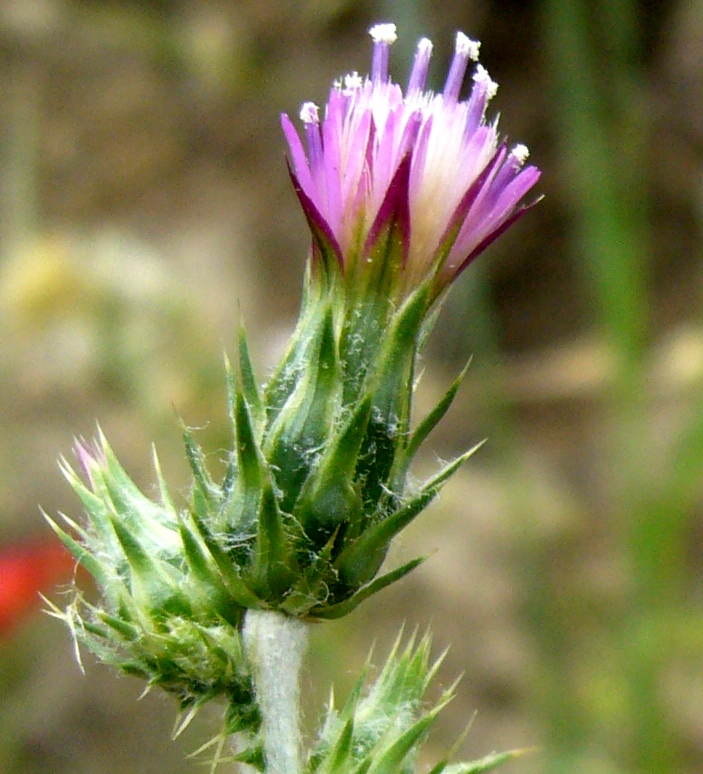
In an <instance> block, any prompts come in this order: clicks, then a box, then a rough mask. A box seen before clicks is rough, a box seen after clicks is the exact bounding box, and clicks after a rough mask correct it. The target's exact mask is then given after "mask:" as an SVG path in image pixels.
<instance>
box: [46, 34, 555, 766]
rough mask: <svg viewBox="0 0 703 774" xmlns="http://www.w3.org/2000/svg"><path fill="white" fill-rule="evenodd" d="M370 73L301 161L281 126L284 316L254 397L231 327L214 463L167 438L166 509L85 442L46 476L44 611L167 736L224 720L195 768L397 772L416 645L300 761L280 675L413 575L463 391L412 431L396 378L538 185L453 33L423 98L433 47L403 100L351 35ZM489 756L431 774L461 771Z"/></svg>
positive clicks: (356, 81) (335, 98) (315, 117)
mask: <svg viewBox="0 0 703 774" xmlns="http://www.w3.org/2000/svg"><path fill="white" fill-rule="evenodd" d="M370 32H371V36H372V39H373V62H372V67H371V73H370V75H369V76H368V77H362V76H360V75H358V74H357V73H352V74H350V75H347V76H346V77H344V78H343V79H341V80H340V81H338V82H336V83H335V84H334V85H333V87H332V90H331V92H330V95H329V99H328V102H327V105H326V107H325V109H324V112H321V111H320V109H319V108H318V107H317V106H316V105H315V104H313V103H311V102H307V103H305V104H304V105H303V106H302V109H301V111H300V118H301V121H302V130H303V131H302V134H303V137H304V142H303V140H301V136H300V135H299V133H298V130H297V129H296V126H295V124H294V122H293V121H292V120H291V119H290V118H289V117H288V116H286V115H284V116H283V117H282V125H283V132H284V135H285V138H286V140H287V143H288V148H289V153H290V161H289V171H290V176H291V180H292V182H293V187H294V189H295V192H296V194H297V196H298V199H299V201H300V204H301V206H302V209H303V212H304V214H305V217H306V219H307V222H308V225H309V227H310V231H311V234H312V247H311V250H310V255H309V258H308V262H307V267H306V274H305V285H304V295H303V302H302V308H301V312H300V318H299V321H298V324H297V327H296V329H295V331H294V333H293V334H292V337H291V340H290V343H289V346H288V349H287V352H286V353H285V355H284V356H283V358H282V361H281V363H280V365H279V366H278V367H277V368H276V370H275V371H274V373H273V374H272V375H271V377H270V378H269V379H268V381H267V382H266V383H265V384H261V383H260V382H259V380H258V379H257V376H256V374H255V371H254V367H253V364H252V362H251V359H250V356H249V349H248V345H247V339H246V335H245V333H244V331H243V330H241V331H240V337H239V352H238V358H237V363H236V367H231V366H229V365H228V366H227V386H228V395H229V416H230V421H231V425H232V431H233V448H232V451H231V453H230V454H229V457H228V459H227V461H226V462H227V466H226V472H225V474H224V476H223V478H222V479H221V480H215V478H213V476H212V475H211V473H210V472H209V470H208V468H207V466H206V464H205V455H204V453H203V451H202V450H201V449H200V447H199V446H198V444H197V443H196V441H195V439H194V437H193V436H192V434H191V433H190V432H189V431H188V430H187V429H184V438H185V446H186V453H187V458H188V462H189V464H190V468H191V472H192V477H193V483H192V488H191V494H190V498H189V500H188V501H187V502H185V503H176V502H175V501H174V499H173V498H172V496H171V494H170V492H169V488H168V486H167V484H166V482H165V481H164V480H163V477H162V475H161V473H160V470H159V465H158V460H157V459H156V457H155V461H156V465H155V467H156V476H157V481H158V488H159V498H158V499H157V500H152V499H150V498H148V497H146V496H145V495H144V494H143V493H142V492H141V491H140V490H139V489H138V488H137V486H136V485H135V484H134V483H133V482H132V480H131V479H130V478H129V476H128V475H127V473H126V472H125V470H124V469H123V468H122V466H121V465H120V463H119V462H118V460H117V458H116V457H115V455H114V453H113V452H112V450H111V448H110V446H109V444H108V442H107V440H106V439H105V438H104V437H103V436H102V435H99V437H98V439H97V440H96V441H94V442H91V443H89V442H85V441H80V442H79V443H77V445H76V453H77V458H78V462H79V466H78V467H79V469H80V471H79V473H77V472H76V471H74V469H73V468H71V467H70V465H69V464H68V463H67V462H65V461H64V462H63V463H62V466H63V469H64V472H65V473H66V475H67V477H68V479H69V481H70V483H71V485H72V486H73V487H74V489H75V490H76V491H77V493H78V494H79V496H80V498H81V500H82V501H83V505H84V506H85V509H86V511H87V514H88V519H87V523H86V524H85V525H82V524H77V523H75V522H74V521H71V520H69V519H68V518H66V517H64V521H65V522H66V524H67V526H58V525H57V524H55V523H53V522H52V524H53V527H54V529H55V530H56V532H57V533H58V535H59V536H60V537H61V539H62V540H63V542H64V543H65V544H66V546H67V547H68V548H69V549H70V550H71V552H72V553H73V555H74V557H75V558H76V560H77V561H78V562H80V563H81V564H82V565H83V566H84V567H85V568H86V569H87V570H88V572H89V573H91V574H92V576H93V577H94V578H95V580H96V581H97V584H98V586H99V588H100V590H101V592H102V597H101V599H100V601H99V602H97V603H88V602H87V601H86V600H85V599H84V598H83V597H82V595H81V593H80V592H79V591H76V592H75V594H74V599H73V601H72V602H71V604H70V605H69V606H68V608H67V609H66V610H64V611H55V613H56V614H57V615H59V616H60V617H62V618H63V619H64V620H65V621H66V622H67V623H68V625H69V627H70V629H71V631H72V633H73V635H74V637H75V639H76V641H77V642H79V643H83V644H85V645H86V646H87V647H88V648H89V649H90V650H91V651H93V652H94V653H95V654H96V655H97V656H98V658H100V659H102V660H103V661H106V662H108V663H110V664H113V665H115V666H116V667H117V668H119V669H120V670H122V671H124V672H127V673H130V674H136V675H139V676H141V677H143V678H144V679H145V680H146V681H147V684H148V686H149V687H151V686H159V687H161V688H163V689H165V690H167V691H169V692H171V693H173V694H174V695H175V696H176V697H177V700H178V702H179V704H180V707H181V710H182V711H183V713H184V721H183V722H186V721H187V719H188V718H189V717H190V716H191V715H192V713H193V712H194V711H196V710H197V709H198V708H199V707H201V706H202V705H203V704H204V703H205V702H207V701H210V700H212V699H215V698H222V699H224V700H225V702H226V706H227V709H226V713H225V722H224V725H223V732H222V734H221V735H220V736H219V737H218V739H217V740H216V742H217V748H216V754H215V756H214V761H215V763H216V762H217V761H218V760H222V759H223V758H224V757H225V752H224V750H225V739H226V738H227V737H228V736H229V735H232V734H234V735H235V737H236V738H235V745H234V748H235V749H234V752H233V753H232V755H233V757H234V758H235V759H236V760H238V761H240V762H241V763H242V765H243V766H246V767H249V768H248V769H247V770H253V771H265V772H267V773H268V774H298V773H299V772H302V771H306V772H311V773H312V772H319V774H323V772H324V773H325V774H328V773H329V774H333V773H334V774H336V773H337V772H339V774H342V773H343V772H358V774H361V772H368V773H369V774H372V773H373V774H382V773H385V772H388V774H391V772H408V773H409V772H414V771H415V770H416V756H417V751H418V748H419V746H420V745H421V743H422V741H423V740H424V738H425V736H426V733H427V730H428V729H429V727H430V725H431V724H432V722H433V721H434V719H435V717H436V715H437V713H438V712H439V710H440V709H441V708H442V707H443V706H444V705H445V704H446V703H447V701H448V700H449V699H450V697H451V695H452V690H451V689H450V690H449V691H448V692H446V693H445V694H444V695H443V696H442V697H441V698H440V700H439V702H438V703H437V704H436V705H434V706H432V705H426V704H425V703H424V694H425V690H426V688H427V685H428V683H429V681H430V679H431V677H432V674H433V672H434V669H433V667H431V666H430V665H429V655H428V653H429V638H427V637H426V638H423V639H421V640H420V641H419V643H418V644H417V645H415V644H414V641H411V643H410V644H409V645H407V646H406V648H405V649H404V650H402V651H401V650H400V647H399V646H398V647H396V648H395V649H394V651H393V652H392V653H391V655H390V656H389V658H388V662H387V664H386V666H385V668H384V669H383V670H382V672H381V674H380V676H379V677H378V679H377V681H376V682H375V684H374V685H373V686H372V687H371V688H369V689H368V690H366V691H364V689H363V680H361V681H360V684H359V685H358V686H357V688H356V689H355V690H354V691H353V693H352V695H351V697H350V698H349V699H348V700H347V702H346V703H345V704H344V705H343V707H342V709H341V710H336V709H335V708H334V703H333V702H332V701H331V702H330V705H329V707H328V709H327V714H326V717H325V719H324V721H323V724H322V726H321V731H320V733H319V738H318V740H317V742H316V743H315V744H314V745H313V746H312V749H311V750H310V751H309V752H305V751H304V750H303V748H302V742H301V736H300V731H299V720H298V716H299V710H298V670H299V668H300V664H301V661H302V658H303V655H304V650H305V642H306V632H307V628H308V625H309V623H310V622H312V621H320V620H324V619H333V618H338V617H341V616H344V615H347V614H349V613H351V612H352V611H353V610H354V609H355V608H356V607H357V605H359V604H360V603H361V602H362V601H363V600H364V599H366V598H368V597H370V596H371V595H372V594H375V593H376V592H378V591H380V590H381V589H383V588H384V587H386V586H388V585H389V584H390V583H393V582H395V581H397V580H398V579H400V578H402V577H403V576H404V575H406V574H407V573H408V572H410V571H411V570H412V569H413V568H415V567H416V566H417V565H418V564H420V563H421V562H422V561H423V559H424V557H418V558H413V559H412V560H410V561H409V562H407V563H406V564H403V565H402V566H400V567H398V568H395V569H392V570H390V571H383V570H382V565H383V563H384V559H385V557H386V554H387V552H388V548H389V545H390V543H391V541H392V540H393V538H394V537H395V536H396V535H397V534H398V533H399V532H400V531H401V530H403V529H404V528H405V527H406V526H407V525H408V524H409V523H410V522H411V521H412V520H413V519H415V518H416V517H417V516H418V515H419V514H420V513H422V512H423V511H424V510H425V509H426V508H427V506H428V505H429V504H430V503H431V501H432V500H433V499H434V498H435V497H436V496H437V494H438V492H439V491H440V489H441V487H442V485H443V483H444V482H445V481H446V480H447V479H448V478H449V477H450V476H451V474H452V473H453V472H454V471H455V470H456V469H457V468H458V467H459V466H460V465H461V464H462V463H463V462H464V461H465V460H466V459H467V458H468V457H469V456H470V455H471V454H472V453H473V451H474V450H475V448H476V447H474V449H471V450H469V451H468V452H466V453H465V454H464V455H462V456H460V457H459V458H457V459H456V460H454V461H453V462H450V463H449V464H448V465H446V466H445V467H444V468H442V469H440V470H439V471H438V472H437V473H436V474H435V475H434V476H432V477H431V478H430V479H429V480H428V481H426V482H425V483H424V484H423V485H421V486H419V487H415V486H410V485H409V483H408V473H409V469H410V466H411V464H412V461H413V458H414V456H415V455H416V453H417V451H418V449H419V447H420V446H421V445H422V443H423V442H424V441H425V439H426V437H427V435H428V434H429V432H430V431H431V430H432V428H433V427H434V426H435V425H436V424H437V423H438V422H439V421H440V419H441V418H442V417H443V415H444V414H445V412H446V411H447V409H448V408H449V406H450V404H451V402H452V400H453V398H454V396H455V394H456V392H457V390H458V388H459V386H460V384H461V381H462V378H463V373H462V374H460V375H459V377H458V378H457V379H456V381H455V382H454V384H453V385H452V386H451V387H450V389H449V390H448V392H447V393H446V395H445V396H444V398H443V399H442V400H441V401H440V402H439V403H438V404H437V405H436V406H435V407H434V409H433V410H432V411H431V412H430V413H429V414H428V415H427V416H426V417H424V418H422V419H421V420H420V421H419V422H414V421H413V418H412V394H413V388H414V386H415V380H416V366H417V360H418V357H419V354H420V352H421V350H422V347H423V345H424V342H425V341H426V339H427V335H428V333H429V332H430V330H431V328H432V324H433V322H434V320H435V318H436V315H437V312H438V311H439V309H440V307H441V304H442V300H443V298H444V296H445V294H446V292H447V291H448V289H449V288H450V286H451V284H452V282H453V281H454V279H455V278H456V277H457V276H458V275H459V274H460V273H461V272H462V271H463V270H464V269H465V268H466V267H467V266H468V265H469V263H471V261H472V260H473V259H474V258H476V256H478V255H479V254H480V253H481V252H482V251H483V250H484V249H485V248H486V247H487V246H488V245H489V244H490V243H491V242H492V241H493V240H494V239H496V238H497V237H498V236H499V235H500V234H501V233H502V232H503V231H505V229H507V228H508V227H509V226H510V225H511V224H512V223H514V222H515V221H516V220H517V219H518V218H520V217H521V216H522V215H523V214H524V213H525V212H526V210H527V209H528V206H525V205H524V204H521V202H522V200H523V198H524V197H525V195H526V194H527V193H528V192H529V191H530V190H531V189H532V188H533V187H534V185H535V183H536V182H537V180H538V179H539V174H540V173H539V171H538V170H537V169H536V168H535V167H533V166H526V165H525V161H526V159H527V156H528V153H527V149H526V148H525V146H523V145H516V146H514V147H513V148H512V149H509V148H508V146H507V145H506V143H505V141H504V140H503V139H502V138H501V137H500V135H499V133H498V128H497V120H493V121H491V122H489V121H487V119H486V108H487V105H488V102H489V100H490V99H491V98H492V97H493V95H494V94H495V91H496V89H497V85H496V84H495V83H494V82H493V81H492V80H491V78H490V77H489V76H488V73H487V72H486V70H485V69H484V68H483V67H482V66H481V65H480V64H477V65H476V67H475V72H474V75H473V85H472V88H471V90H470V94H469V96H468V99H465V100H461V99H460V92H461V89H462V85H463V82H464V80H465V75H466V71H467V68H468V66H469V64H470V63H471V62H477V61H478V51H479V44H478V43H477V42H475V41H471V40H469V38H467V37H466V36H465V35H463V34H462V33H459V34H458V35H457V40H456V50H455V54H454V59H453V61H452V64H451V67H450V70H449V74H448V76H447V79H446V83H445V86H444V89H443V91H442V92H441V93H438V94H433V93H431V92H429V91H426V89H425V83H426V79H427V75H428V68H429V63H430V57H431V53H432V44H431V43H430V41H429V40H426V39H423V40H421V41H420V42H419V44H418V47H417V53H416V56H415V61H414V64H413V66H412V70H411V73H410V78H409V82H408V85H407V88H406V89H405V92H403V90H402V89H401V87H400V86H399V85H397V84H396V83H394V82H393V81H392V80H391V79H390V77H389V73H388V63H389V50H390V46H391V44H392V43H393V42H394V40H395V26H394V25H392V24H379V25H376V26H375V27H373V28H372V29H371V31H370ZM509 757H511V754H509V753H508V754H505V755H504V756H489V758H486V759H484V760H483V761H481V762H474V763H471V764H453V765H450V764H449V762H448V759H447V760H444V761H441V762H440V763H438V764H437V766H436V767H435V768H434V769H433V772H435V773H436V774H439V772H442V771H444V772H452V773H453V774H459V772H464V773H465V774H468V772H478V771H487V770H488V769H489V768H492V767H494V766H495V765H498V763H500V762H502V761H503V760H505V759H507V758H509Z"/></svg>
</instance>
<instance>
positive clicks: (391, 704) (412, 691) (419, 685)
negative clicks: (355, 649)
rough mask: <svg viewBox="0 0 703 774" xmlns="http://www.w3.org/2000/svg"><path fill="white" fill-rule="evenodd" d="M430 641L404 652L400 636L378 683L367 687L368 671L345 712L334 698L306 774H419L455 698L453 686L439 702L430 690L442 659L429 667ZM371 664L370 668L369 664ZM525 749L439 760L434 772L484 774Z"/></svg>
mask: <svg viewBox="0 0 703 774" xmlns="http://www.w3.org/2000/svg"><path fill="white" fill-rule="evenodd" d="M430 644H431V640H430V637H429V636H427V635H425V636H424V637H422V638H421V639H420V641H419V643H417V645H416V644H415V637H412V638H411V639H410V641H409V643H408V644H407V645H406V646H405V648H404V649H403V650H402V651H401V650H400V636H399V637H398V640H397V641H396V643H395V646H394V647H393V649H392V651H391V653H390V654H389V656H388V658H387V660H386V663H385V665H384V666H383V669H382V670H381V672H380V674H379V676H378V677H377V678H376V680H375V682H374V683H373V684H371V685H370V686H369V687H368V688H366V689H365V688H364V682H365V678H366V673H367V671H368V670H367V669H365V670H364V672H363V674H362V675H361V677H360V678H359V680H358V682H357V684H356V686H355V687H354V689H353V690H352V692H351V694H350V695H349V697H348V698H347V700H346V702H345V703H344V706H343V707H342V708H341V709H336V708H335V706H334V698H333V697H331V698H330V702H329V705H328V707H327V714H326V717H325V719H324V722H323V725H322V729H321V731H320V734H319V738H318V741H317V743H316V745H315V746H314V747H313V749H312V752H311V754H310V757H309V759H308V763H307V766H306V769H305V774H362V772H363V774H414V772H416V771H417V770H418V767H417V757H418V753H419V751H420V748H421V747H422V745H423V743H424V741H425V739H426V737H427V734H428V732H429V730H430V728H431V726H432V725H433V724H434V721H435V720H436V718H437V715H439V713H440V712H441V711H442V709H443V708H444V707H445V706H446V705H447V704H448V703H449V702H450V701H451V699H452V697H453V696H454V686H451V687H450V688H448V689H447V690H445V691H444V692H443V693H442V694H441V696H440V697H439V699H438V700H437V701H436V702H435V703H427V700H426V696H425V694H426V692H427V690H428V688H429V686H430V683H431V681H432V678H433V677H434V675H435V672H436V671H437V668H438V667H439V664H440V663H441V661H442V659H441V658H440V659H439V660H438V661H436V662H435V663H434V664H432V663H430ZM367 666H368V665H367ZM520 752H521V751H518V750H514V751H509V752H504V753H494V754H492V755H488V756H486V757H484V758H481V759H480V760H475V761H471V762H466V763H454V764H450V763H449V762H448V758H446V759H445V760H442V761H440V762H439V763H438V764H437V765H436V766H434V768H432V770H431V772H430V773H429V774H480V773H481V772H487V771H491V770H493V769H495V768H497V767H498V766H500V765H501V764H502V763H506V762H507V761H509V760H511V759H512V758H515V757H516V756H517V755H519V754H520Z"/></svg>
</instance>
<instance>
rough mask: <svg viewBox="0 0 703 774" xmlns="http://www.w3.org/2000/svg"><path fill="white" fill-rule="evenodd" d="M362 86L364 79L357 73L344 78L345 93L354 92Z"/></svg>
mask: <svg viewBox="0 0 703 774" xmlns="http://www.w3.org/2000/svg"><path fill="white" fill-rule="evenodd" d="M363 85H364V79H363V78H362V77H361V76H360V75H359V73H356V72H354V73H349V74H348V75H345V76H344V88H345V90H346V91H355V90H356V89H360V88H361V87H362V86H363Z"/></svg>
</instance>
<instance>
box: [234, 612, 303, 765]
mask: <svg viewBox="0 0 703 774" xmlns="http://www.w3.org/2000/svg"><path fill="white" fill-rule="evenodd" d="M243 634H244V645H245V647H246V649H247V655H248V657H249V660H250V662H251V664H252V667H253V669H254V682H255V684H256V699H257V701H258V703H259V709H260V710H261V715H262V720H263V723H262V731H261V733H262V737H263V745H264V757H265V761H266V769H265V770H266V774H300V772H301V771H302V765H301V743H300V740H301V737H300V681H299V676H300V667H301V664H302V660H303V655H304V653H305V647H306V644H307V636H308V627H307V625H306V624H304V623H303V622H302V621H300V620H298V619H297V618H290V617H288V616H285V615H282V614H281V613H277V612H274V611H271V610H253V609H250V610H247V613H246V616H245V618H244V630H243Z"/></svg>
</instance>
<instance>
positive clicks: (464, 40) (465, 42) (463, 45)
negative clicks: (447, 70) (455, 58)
mask: <svg viewBox="0 0 703 774" xmlns="http://www.w3.org/2000/svg"><path fill="white" fill-rule="evenodd" d="M480 48H481V42H480V41H479V40H471V39H470V38H469V37H467V36H466V35H464V33H463V32H457V34H456V49H455V50H456V53H457V54H461V55H463V56H466V57H468V58H469V59H471V61H472V62H478V50H479V49H480Z"/></svg>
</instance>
